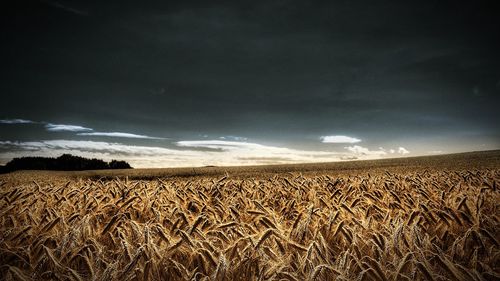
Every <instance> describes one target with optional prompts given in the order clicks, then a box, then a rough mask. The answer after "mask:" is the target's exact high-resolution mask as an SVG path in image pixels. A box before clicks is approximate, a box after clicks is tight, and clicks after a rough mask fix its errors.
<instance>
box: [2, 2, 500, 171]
mask: <svg viewBox="0 0 500 281" xmlns="http://www.w3.org/2000/svg"><path fill="white" fill-rule="evenodd" d="M13 2H14V3H10V4H9V5H8V6H4V7H2V9H1V11H0V13H1V14H2V16H1V21H2V22H1V29H2V30H1V34H2V41H1V42H2V43H1V45H0V52H1V53H0V56H1V57H0V58H1V61H0V64H1V77H2V80H1V83H0V93H1V95H2V103H1V104H0V119H2V120H0V158H2V159H3V160H4V161H5V160H6V159H7V160H8V159H9V158H11V157H13V156H15V155H26V154H30V155H31V154H37V153H38V154H50V153H56V152H60V151H62V150H61V149H62V148H61V147H60V146H57V145H60V142H61V141H66V142H68V141H69V142H72V143H73V144H75V143H77V144H78V146H77V148H75V147H70V148H68V147H65V148H64V149H67V150H72V151H73V152H77V153H78V152H81V153H83V154H85V153H84V152H89V150H92V149H93V150H92V151H91V152H95V153H96V154H97V155H98V156H99V154H98V153H103V155H104V156H106V157H112V156H116V157H118V158H120V157H121V158H127V157H128V156H130V154H127V153H128V152H124V151H122V150H119V151H115V152H114V154H113V153H112V152H109V151H104V150H99V149H96V148H92V149H90V148H88V147H83V146H84V145H83V142H84V141H85V142H86V143H87V144H88V145H87V146H92V145H95V144H104V143H113V144H117V145H118V144H120V145H123V146H124V148H123V149H128V148H131V149H137V147H138V146H141V147H146V148H148V147H149V148H151V149H153V148H155V149H156V148H158V149H159V148H164V149H171V150H172V151H174V152H172V153H173V154H175V153H176V151H177V152H178V151H181V152H182V153H188V152H189V153H191V152H192V153H194V154H193V156H192V157H194V158H196V157H197V156H196V155H198V154H196V153H199V154H201V153H202V152H206V153H209V154H210V153H211V154H210V157H208V158H209V159H212V158H213V159H218V158H217V157H218V156H217V155H222V154H217V152H221V151H222V152H224V151H226V150H227V149H226V146H227V145H231V147H233V148H234V147H240V146H245V145H248V144H252V145H260V146H262V147H263V148H266V149H267V148H270V149H271V148H272V149H277V148H279V149H290V150H291V151H292V152H290V153H289V154H290V155H286V153H284V154H285V155H284V156H283V155H281V154H280V156H279V157H278V156H276V155H274V154H273V153H274V150H273V153H267V152H264V151H260V150H255V149H253V150H252V149H250V150H251V151H254V152H255V153H254V156H248V157H250V158H252V157H254V158H255V159H257V160H259V159H260V160H262V159H264V160H262V161H261V162H259V161H260V160H259V161H257V160H255V159H254V160H255V161H254V162H255V163H271V162H273V161H274V162H297V161H323V159H320V158H321V157H323V156H319V155H317V153H323V152H324V153H326V152H329V153H331V155H330V154H328V155H326V156H324V157H323V158H324V159H326V160H335V157H340V156H339V155H342V157H344V158H346V157H347V158H360V159H362V158H364V157H365V158H366V157H368V156H370V157H389V156H392V155H391V154H393V156H398V155H399V156H401V155H402V154H403V153H399V154H398V152H397V151H398V150H399V148H400V147H401V148H403V149H404V150H405V151H408V152H410V153H404V155H408V154H409V155H422V154H432V153H446V152H458V151H471V150H485V149H498V148H500V126H499V125H498V124H499V120H500V110H498V107H499V104H500V103H499V102H500V51H499V50H500V17H499V16H498V14H499V13H498V12H499V9H498V8H497V7H495V6H494V5H493V3H494V2H495V1H467V2H465V3H464V1H352V0H350V1H261V2H258V1H227V2H222V1H199V2H191V1H123V0H121V1H63V0H46V1H23V0H19V1H13ZM93 2H94V3H93ZM175 2H177V3H175ZM12 119H23V120H30V121H32V122H33V123H30V124H26V123H22V122H14V121H12ZM21 123H22V124H21ZM49 123H50V124H59V125H74V126H82V127H85V128H89V130H86V131H85V130H80V129H75V128H73V129H67V128H66V129H60V130H55V131H54V130H50V129H49V126H48V125H49ZM90 129H91V130H90ZM82 132H83V133H89V132H90V133H94V134H93V135H92V134H90V135H81V134H82ZM96 132H97V133H98V134H95V133H96ZM110 132H120V133H128V134H135V137H134V138H131V137H130V135H123V134H121V135H117V134H115V135H110V134H109V133H110ZM79 134H80V135H79ZM137 135H140V136H137ZM141 136H142V137H141ZM145 136H149V137H154V139H152V138H146V137H145ZM324 136H345V137H347V138H350V139H348V140H347V141H345V140H344V141H342V140H340V141H339V140H338V138H337V139H336V138H333V141H325V138H322V137H324ZM349 140H350V141H349ZM50 141H59V143H57V145H55V144H54V143H52V146H51V145H48V144H47V142H50ZM183 141H191V143H188V145H186V143H182V142H183ZM194 141H197V143H196V145H195V144H193V142H194ZM30 142H31V143H37V144H39V145H40V146H36V148H33V147H29V143H30ZM210 142H212V143H210ZM213 142H217V145H220V146H221V147H215V148H214V147H211V145H213V144H214V143H213ZM229 142H231V143H229ZM42 144H43V145H42ZM247 148H248V147H246V146H245V149H247ZM206 150H208V151H206ZM391 150H394V151H395V152H393V153H391ZM134 151H135V150H134ZM141 151H142V150H141ZM200 151H201V152H200ZM401 151H402V150H401ZM195 152H196V153H195ZM238 152H239V150H236V151H235V152H234V153H233V154H231V155H230V156H231V157H229V155H226V156H227V157H228V159H231V161H228V160H227V159H226V160H224V159H225V158H224V157H220V159H221V160H220V161H219V160H214V161H215V162H216V163H217V164H221V165H222V164H238V163H240V162H241V161H240V162H238V161H232V159H234V158H235V157H239V156H238V155H239V154H238ZM308 152H311V153H310V154H307V153H308ZM377 152H378V153H377ZM134 153H136V154H134V155H139V156H140V157H143V156H144V158H143V159H142V158H141V159H142V162H140V164H139V165H140V166H148V164H147V160H145V159H147V157H145V154H144V153H142V152H134ZM141 153H142V154H141ZM166 153H167V154H168V153H170V152H166ZM294 153H295V154H294ZM300 153H305V154H307V155H308V157H309V158H307V159H302V158H300V159H299V158H297V157H295V156H297V154H300ZM345 153H350V154H348V155H347V154H346V155H344V154H345ZM250 154H251V153H249V155H250ZM261 154H262V155H261ZM334 154H335V157H334V156H332V155H334ZM168 155H170V154H168ZM206 155H208V154H206ZM311 155H312V156H311ZM139 156H137V157H139ZM240 156H241V155H240ZM182 157H186V156H185V155H184V156H182ZM266 157H267V158H266ZM280 157H281V158H280ZM287 157H288V158H287ZM280 159H281V160H280ZM326 160H325V161H326ZM133 161H134V160H132V162H133ZM207 161H209V160H203V161H201V162H196V161H194V162H193V161H191V160H187V159H185V158H179V160H178V161H177V162H176V163H173V162H168V163H167V162H161V161H160V159H158V161H157V162H155V163H154V164H151V165H150V166H169V165H177V166H182V165H183V164H185V165H186V164H193V165H198V164H199V165H202V164H209V162H210V161H209V162H207ZM136 162H137V163H139V161H136ZM202 162H203V163H202ZM151 163H152V162H151ZM210 163H211V162H210ZM241 163H242V164H251V163H253V162H252V159H250V160H248V162H241Z"/></svg>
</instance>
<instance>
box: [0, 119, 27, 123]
mask: <svg viewBox="0 0 500 281" xmlns="http://www.w3.org/2000/svg"><path fill="white" fill-rule="evenodd" d="M0 123H1V124H32V123H35V122H33V121H31V120H26V119H0Z"/></svg>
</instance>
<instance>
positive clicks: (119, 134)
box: [77, 132, 164, 140]
mask: <svg viewBox="0 0 500 281" xmlns="http://www.w3.org/2000/svg"><path fill="white" fill-rule="evenodd" d="M77 135H79V136H97V137H114V138H132V139H154V140H161V139H164V138H158V137H150V136H145V135H137V134H131V133H122V132H90V133H78V134H77Z"/></svg>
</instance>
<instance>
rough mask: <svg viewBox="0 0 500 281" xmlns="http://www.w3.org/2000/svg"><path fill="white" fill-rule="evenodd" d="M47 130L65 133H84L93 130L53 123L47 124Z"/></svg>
mask: <svg viewBox="0 0 500 281" xmlns="http://www.w3.org/2000/svg"><path fill="white" fill-rule="evenodd" d="M45 129H46V130H47V131H50V132H63V131H69V132H82V131H92V129H91V128H86V127H82V126H77V125H66V124H52V123H47V124H45Z"/></svg>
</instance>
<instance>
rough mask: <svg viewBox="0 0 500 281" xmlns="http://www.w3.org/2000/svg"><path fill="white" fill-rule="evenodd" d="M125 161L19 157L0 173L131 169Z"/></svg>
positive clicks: (68, 156) (66, 156)
mask: <svg viewBox="0 0 500 281" xmlns="http://www.w3.org/2000/svg"><path fill="white" fill-rule="evenodd" d="M131 168H132V167H131V166H130V165H129V164H128V163H127V162H125V161H117V160H112V161H111V162H110V163H108V162H105V161H103V160H101V159H95V158H93V159H88V158H84V157H80V156H73V155H71V154H63V155H61V156H59V157H57V158H51V157H21V158H14V159H12V160H11V161H10V162H8V163H7V164H6V165H5V166H2V167H0V173H2V172H3V173H6V172H12V171H16V170H58V171H81V170H102V169H131Z"/></svg>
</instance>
